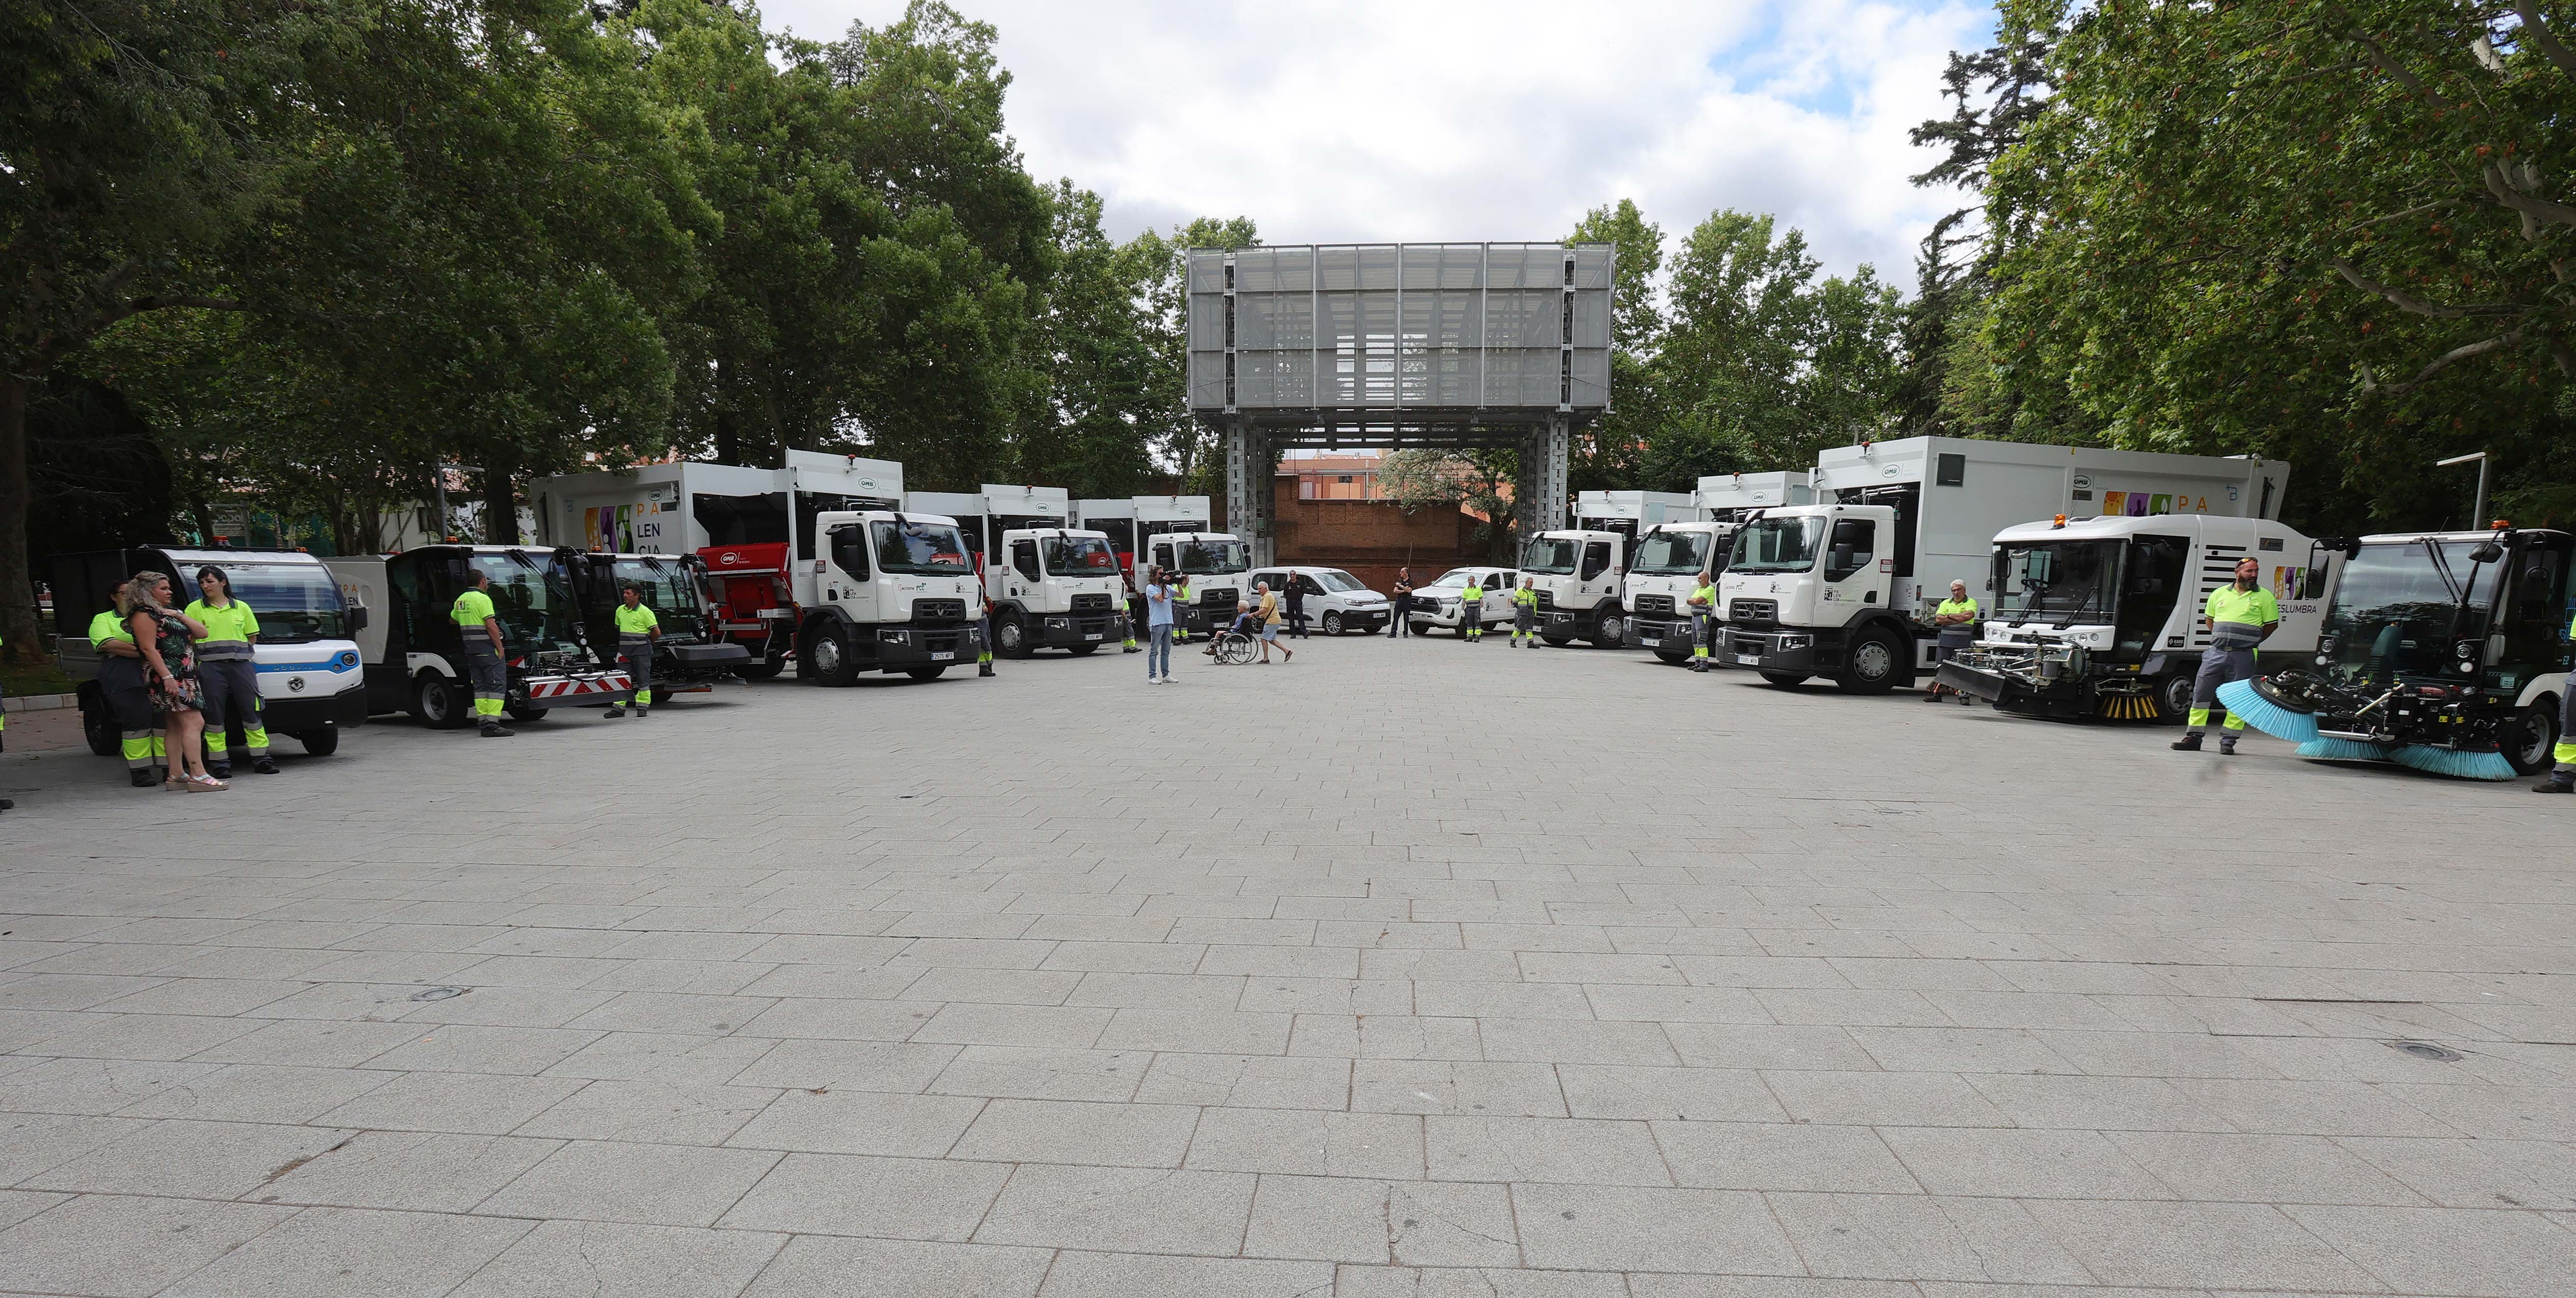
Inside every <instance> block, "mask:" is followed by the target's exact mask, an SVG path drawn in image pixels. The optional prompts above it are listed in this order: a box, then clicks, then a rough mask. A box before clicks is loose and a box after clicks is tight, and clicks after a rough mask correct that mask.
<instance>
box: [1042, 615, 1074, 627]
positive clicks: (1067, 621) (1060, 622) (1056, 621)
mask: <svg viewBox="0 0 2576 1298" xmlns="http://www.w3.org/2000/svg"><path fill="white" fill-rule="evenodd" d="M1047 625H1048V626H1072V625H1073V619H1072V618H1069V617H1051V618H1048V619H1047Z"/></svg>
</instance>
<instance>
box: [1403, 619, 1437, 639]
mask: <svg viewBox="0 0 2576 1298" xmlns="http://www.w3.org/2000/svg"><path fill="white" fill-rule="evenodd" d="M1406 629H1407V630H1409V631H1411V632H1412V633H1413V634H1414V635H1415V636H1426V635H1429V634H1431V624H1430V623H1428V622H1415V623H1413V624H1412V625H1411V626H1409V627H1408V628H1406Z"/></svg>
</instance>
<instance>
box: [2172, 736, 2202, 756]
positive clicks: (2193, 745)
mask: <svg viewBox="0 0 2576 1298" xmlns="http://www.w3.org/2000/svg"><path fill="white" fill-rule="evenodd" d="M2173 750H2174V751H2175V752H2177V753H2196V752H2199V751H2200V736H2198V735H2184V736H2183V737H2182V738H2180V739H2177V740H2175V741H2173Z"/></svg>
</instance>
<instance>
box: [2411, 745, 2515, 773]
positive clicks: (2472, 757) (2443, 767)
mask: <svg viewBox="0 0 2576 1298" xmlns="http://www.w3.org/2000/svg"><path fill="white" fill-rule="evenodd" d="M2388 760H2390V761H2392V762H2395V763H2397V764H2398V765H2400V766H2411V767H2414V768H2415V769H2416V770H2419V771H2426V772H2430V773H2431V774H2434V775H2447V776H2449V777H2451V778H2452V779H2455V780H2510V779H2512V778H2513V763H2512V762H2509V761H2506V760H2505V756H2504V754H2502V753H2464V752H2461V751H2460V750H2458V749H2456V748H2435V747H2433V746H2431V745H2429V744H2406V745H2404V746H2402V747H2400V748H2398V749H2397V750H2396V751H2395V752H2392V753H2390V754H2389V755H2388Z"/></svg>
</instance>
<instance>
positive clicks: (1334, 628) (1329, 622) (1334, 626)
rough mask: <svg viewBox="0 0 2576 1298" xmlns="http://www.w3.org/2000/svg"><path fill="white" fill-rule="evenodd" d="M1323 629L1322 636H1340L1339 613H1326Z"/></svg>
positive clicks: (1340, 617)
mask: <svg viewBox="0 0 2576 1298" xmlns="http://www.w3.org/2000/svg"><path fill="white" fill-rule="evenodd" d="M1323 628H1324V634H1326V635H1340V634H1341V633H1342V615H1341V614H1340V613H1339V612H1331V613H1326V614H1325V615H1324V621H1323Z"/></svg>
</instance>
